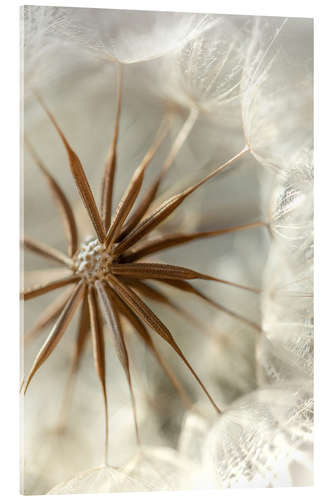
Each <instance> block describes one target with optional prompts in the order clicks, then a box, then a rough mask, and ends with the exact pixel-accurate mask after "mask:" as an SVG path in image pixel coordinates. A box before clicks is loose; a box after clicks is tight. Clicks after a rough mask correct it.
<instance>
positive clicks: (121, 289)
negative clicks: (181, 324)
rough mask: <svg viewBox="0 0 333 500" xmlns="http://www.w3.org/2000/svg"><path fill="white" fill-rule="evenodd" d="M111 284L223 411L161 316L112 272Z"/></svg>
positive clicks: (214, 404)
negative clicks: (175, 354) (181, 361)
mask: <svg viewBox="0 0 333 500" xmlns="http://www.w3.org/2000/svg"><path fill="white" fill-rule="evenodd" d="M109 283H110V286H112V288H113V289H114V291H115V292H116V293H117V294H118V295H119V297H120V298H121V299H122V300H123V301H124V302H125V303H126V304H127V305H128V306H129V307H130V308H131V309H133V311H135V313H136V314H137V315H138V316H139V317H140V318H141V319H142V320H143V321H144V322H145V323H147V324H148V325H149V326H150V327H151V328H152V329H153V330H154V331H155V332H156V333H157V334H158V335H160V336H161V337H162V338H163V339H164V340H165V341H166V342H167V343H168V344H169V345H170V346H171V347H172V348H173V350H174V351H175V352H176V353H177V354H178V356H179V357H180V358H181V359H182V360H183V362H184V363H185V364H186V366H187V367H188V369H189V370H190V372H191V373H192V375H193V376H194V378H195V379H196V380H197V382H198V383H199V384H200V386H201V388H202V390H203V391H204V392H205V394H206V396H207V397H208V399H209V400H210V402H211V403H212V405H213V406H214V408H215V409H216V411H217V412H218V413H221V410H220V409H219V407H218V406H217V404H216V403H215V401H214V400H213V398H212V397H211V395H210V394H209V392H208V391H207V389H206V387H205V386H204V384H203V383H202V382H201V380H200V378H199V377H198V375H197V374H196V372H195V371H194V370H193V368H192V366H191V365H190V363H189V362H188V361H187V359H186V358H185V356H184V354H183V353H182V351H181V350H180V348H179V346H178V345H177V344H176V342H175V340H174V339H173V337H172V335H171V333H170V331H169V330H168V328H167V327H166V326H165V325H164V324H163V323H162V322H161V321H160V320H159V318H158V317H157V316H156V315H155V314H154V313H153V311H151V309H149V307H147V306H146V304H145V303H144V302H143V301H142V300H141V299H140V297H139V296H138V295H137V294H136V293H135V292H133V290H131V289H130V288H129V287H127V286H126V285H124V284H123V283H122V282H121V281H120V280H118V279H117V278H116V277H115V276H113V275H112V274H110V276H109Z"/></svg>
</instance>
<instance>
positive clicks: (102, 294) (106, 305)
mask: <svg viewBox="0 0 333 500" xmlns="http://www.w3.org/2000/svg"><path fill="white" fill-rule="evenodd" d="M95 286H96V290H97V293H98V298H99V303H100V306H101V309H102V312H103V315H104V318H105V321H106V323H107V325H108V326H109V328H110V330H111V332H112V334H113V337H114V340H115V346H116V351H117V356H118V359H119V361H120V363H121V365H122V367H123V370H124V372H125V375H126V378H127V382H128V387H129V390H130V396H131V403H132V408H133V416H134V424H135V432H136V439H137V443H138V445H140V437H139V428H138V418H137V411H136V404H135V398H134V393H133V386H132V380H131V373H130V367H129V360H128V353H127V348H126V344H125V340H124V333H123V330H122V327H121V324H120V321H119V316H118V312H117V310H116V308H115V307H114V305H113V303H112V300H110V298H109V296H108V294H107V293H106V291H105V288H104V285H103V283H102V282H101V281H99V280H96V282H95Z"/></svg>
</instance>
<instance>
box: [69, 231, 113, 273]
mask: <svg viewBox="0 0 333 500" xmlns="http://www.w3.org/2000/svg"><path fill="white" fill-rule="evenodd" d="M111 264H112V257H111V255H110V254H109V253H108V252H107V251H106V250H105V248H104V247H103V245H101V244H100V242H99V241H98V240H90V241H87V242H85V243H83V244H82V245H81V248H80V249H79V251H78V253H77V255H76V257H75V262H74V271H75V272H76V273H77V274H78V275H79V276H81V277H82V278H84V279H85V280H87V281H89V282H94V281H95V280H103V279H105V278H106V276H107V275H108V274H110V270H111Z"/></svg>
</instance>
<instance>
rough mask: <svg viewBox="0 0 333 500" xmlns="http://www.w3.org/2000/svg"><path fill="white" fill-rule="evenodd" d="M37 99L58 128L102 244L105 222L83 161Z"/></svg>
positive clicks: (51, 115)
mask: <svg viewBox="0 0 333 500" xmlns="http://www.w3.org/2000/svg"><path fill="white" fill-rule="evenodd" d="M36 97H37V99H38V100H39V102H40V104H41V106H42V107H43V109H44V110H45V112H46V114H47V115H48V117H49V118H50V120H51V122H52V123H53V125H54V127H55V128H56V130H57V132H58V134H59V136H60V138H61V140H62V142H63V144H64V146H65V149H66V152H67V156H68V160H69V166H70V169H71V172H72V175H73V178H74V181H75V184H76V187H77V188H78V191H79V193H80V196H81V198H82V201H83V203H84V205H85V207H86V209H87V212H88V215H89V218H90V220H91V222H92V224H93V226H94V228H95V231H96V234H97V238H98V240H99V242H100V243H103V242H104V240H105V231H104V226H103V222H102V219H101V216H100V214H99V212H98V209H97V206H96V202H95V199H94V196H93V194H92V191H91V189H90V186H89V182H88V180H87V177H86V174H85V173H84V170H83V167H82V165H81V161H80V159H79V157H78V156H77V154H76V153H75V152H74V151H73V150H72V148H71V147H70V145H69V144H68V142H67V139H66V137H65V135H64V133H63V132H62V130H61V128H60V127H59V125H58V123H57V122H56V120H55V118H54V116H53V114H52V113H51V111H50V110H49V109H48V107H47V106H46V104H45V102H44V101H43V99H42V98H41V96H40V95H39V94H36Z"/></svg>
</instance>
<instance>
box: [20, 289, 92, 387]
mask: <svg viewBox="0 0 333 500" xmlns="http://www.w3.org/2000/svg"><path fill="white" fill-rule="evenodd" d="M84 292H85V284H84V282H83V281H80V283H78V284H77V286H76V287H75V289H74V291H73V293H72V295H71V296H70V298H69V299H68V301H67V304H66V305H65V307H64V309H63V311H62V313H61V315H60V316H59V318H58V320H57V321H56V323H55V325H54V327H53V328H52V330H51V332H50V334H49V336H48V337H47V339H46V341H45V342H44V344H43V346H42V347H41V349H40V351H39V353H38V354H37V356H36V358H35V361H34V364H33V366H32V368H31V371H30V373H29V376H28V378H27V382H26V384H25V389H24V394H25V393H26V392H27V389H28V387H29V384H30V382H31V380H32V377H33V376H34V375H35V373H36V372H37V370H38V369H39V368H40V367H41V366H42V364H43V363H44V362H45V361H46V360H47V358H48V357H49V356H50V354H51V353H52V352H53V351H54V349H55V347H56V346H57V344H58V342H59V341H60V339H61V338H62V336H63V334H64V333H65V331H66V328H67V326H68V325H69V322H70V321H71V319H72V317H73V314H74V313H75V311H76V309H77V307H78V305H79V303H80V302H81V300H82V297H83V295H84Z"/></svg>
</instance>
